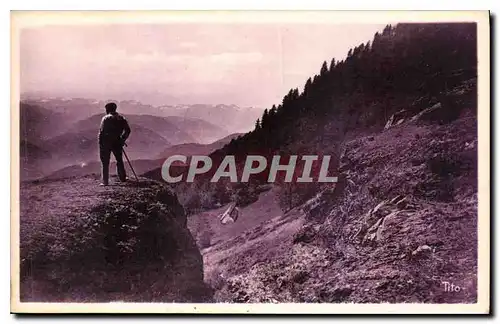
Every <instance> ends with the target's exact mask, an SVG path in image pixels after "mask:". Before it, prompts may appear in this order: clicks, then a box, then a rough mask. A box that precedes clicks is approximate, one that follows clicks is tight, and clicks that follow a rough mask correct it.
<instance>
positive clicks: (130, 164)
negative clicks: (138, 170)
mask: <svg viewBox="0 0 500 324" xmlns="http://www.w3.org/2000/svg"><path fill="white" fill-rule="evenodd" d="M123 146H127V144H124V145H123ZM122 151H123V155H125V158H126V159H127V162H128V165H129V166H130V169H131V170H132V172H133V173H134V177H135V180H136V181H137V182H139V178H137V174H135V171H134V168H133V167H132V163H130V160H129V159H128V155H127V153H126V152H125V149H124V148H123V147H122Z"/></svg>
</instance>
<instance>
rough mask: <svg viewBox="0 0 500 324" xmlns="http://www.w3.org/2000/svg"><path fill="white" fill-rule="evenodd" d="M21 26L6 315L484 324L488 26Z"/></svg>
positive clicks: (17, 32)
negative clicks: (443, 317)
mask: <svg viewBox="0 0 500 324" xmlns="http://www.w3.org/2000/svg"><path fill="white" fill-rule="evenodd" d="M11 26H12V70H11V75H12V77H11V80H12V102H11V111H12V152H11V154H12V157H11V160H12V170H11V172H12V188H11V197H12V198H11V201H12V214H11V219H12V221H11V233H12V235H11V236H12V242H11V249H12V253H11V287H12V290H11V311H12V312H15V313H72V312H78V313H103V312H105V313H114V312H118V313H251V314H256V313H266V314H290V313H297V314H299V313H300V314H313V313H314V314H317V313H321V314H360V313H387V314H397V313H419V314H430V313H448V314H449V313H463V314H487V313H489V312H490V289H489V285H490V259H489V251H490V207H489V206H490V187H489V186H490V165H489V160H490V149H489V147H490V146H489V145H490V128H489V127H490V126H489V125H490V99H489V98H490V84H489V82H490V81H489V75H490V66H489V59H490V58H489V53H490V35H489V31H490V29H489V13H488V12H487V11H461V12H453V11H449V12H447V11H443V12H425V11H421V12H403V11H391V12H370V11H363V12H334V11H321V12H320V11H286V12H285V11H283V12H279V11H274V12H266V11H260V12H259V11H250V12H244V11H200V12H198V11H190V12H188V11H185V12H184V11H156V12H152V11H151V12H149V11H140V12H132V11H129V12H125V11H123V12H122V11H114V12H105V11H95V12H93V11H87V12H77V11H71V12H69V11H68V12H65V11H60V12H56V11H44V12H41V11H40V12H37V11H26V12H20V11H19V12H12V13H11Z"/></svg>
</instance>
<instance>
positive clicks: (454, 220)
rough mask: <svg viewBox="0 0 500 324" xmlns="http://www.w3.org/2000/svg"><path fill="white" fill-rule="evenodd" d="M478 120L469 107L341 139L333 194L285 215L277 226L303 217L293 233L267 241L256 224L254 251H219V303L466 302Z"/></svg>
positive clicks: (472, 267) (473, 282)
mask: <svg viewBox="0 0 500 324" xmlns="http://www.w3.org/2000/svg"><path fill="white" fill-rule="evenodd" d="M476 124H477V121H476V118H475V112H474V111H473V110H468V111H466V112H464V113H463V114H462V116H461V117H460V118H459V119H457V120H455V121H452V122H450V123H445V124H439V123H436V122H422V121H419V122H410V121H409V120H408V119H407V120H406V122H404V123H403V124H401V125H398V126H394V127H391V128H389V129H388V130H384V131H378V132H375V133H372V134H369V135H368V134H362V135H360V134H353V135H352V136H350V137H348V138H346V140H345V142H344V143H343V145H342V149H343V151H344V154H343V155H342V159H341V164H340V167H341V169H340V174H341V181H340V182H339V183H338V188H337V189H338V190H334V191H333V192H328V191H325V192H324V193H323V194H320V195H318V197H317V198H316V199H313V200H312V201H311V205H312V206H313V207H312V208H311V207H309V206H306V205H304V206H300V207H299V208H295V209H293V210H292V211H290V212H289V213H287V214H286V215H285V216H284V218H283V223H282V225H279V227H281V228H283V226H286V225H287V223H289V224H292V222H295V221H297V220H301V219H302V222H303V223H304V226H303V227H302V229H300V230H299V231H296V232H295V234H290V233H288V235H289V236H288V237H287V236H284V237H281V238H278V239H274V240H271V241H269V240H268V237H269V232H268V231H267V230H264V229H263V228H265V227H266V226H264V227H262V228H261V229H259V228H256V229H255V233H254V236H253V240H254V241H255V242H256V243H254V244H253V246H251V247H248V248H246V249H240V250H238V251H233V252H231V253H227V257H226V258H225V259H222V260H221V262H220V263H219V264H218V265H216V267H215V268H216V269H218V270H219V272H217V270H213V272H214V273H215V274H216V275H217V276H216V277H215V278H213V279H212V281H213V282H214V286H215V287H216V288H217V289H218V292H217V294H216V296H217V298H218V300H221V301H237V302H274V301H279V302H437V303H443V302H449V303H454V302H474V301H475V300H476V287H477V278H476V276H477V183H476V181H477V171H476V163H477V135H476V134H477V129H476ZM303 212H305V214H304V213H303ZM293 215H295V216H294V217H291V216H293ZM287 216H288V217H291V218H290V221H287V220H286V217H287ZM276 225H278V223H276ZM256 244H260V245H261V246H259V248H258V249H255V246H256ZM234 245H235V244H234V243H228V244H227V246H226V250H227V251H231V249H234V248H233V246H234ZM220 250H221V248H217V247H215V248H210V249H207V250H204V254H208V255H204V258H205V259H212V258H213V256H212V255H210V254H211V253H212V252H211V251H213V253H217V254H221V253H222V252H221V251H220ZM445 281H446V282H450V283H453V284H455V285H459V286H460V287H461V291H460V292H459V293H449V292H446V291H445V290H444V282H445Z"/></svg>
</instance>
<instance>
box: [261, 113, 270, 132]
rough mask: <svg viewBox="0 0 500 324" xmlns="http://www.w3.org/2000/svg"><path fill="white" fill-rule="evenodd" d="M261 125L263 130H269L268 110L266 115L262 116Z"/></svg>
mask: <svg viewBox="0 0 500 324" xmlns="http://www.w3.org/2000/svg"><path fill="white" fill-rule="evenodd" d="M260 125H261V127H262V128H267V127H268V126H269V112H268V111H267V108H266V109H264V113H263V114H262V122H261V124H260Z"/></svg>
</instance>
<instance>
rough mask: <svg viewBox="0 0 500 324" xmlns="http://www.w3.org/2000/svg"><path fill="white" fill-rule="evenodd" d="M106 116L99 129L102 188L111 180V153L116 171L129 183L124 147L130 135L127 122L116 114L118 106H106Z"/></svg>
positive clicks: (111, 103)
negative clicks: (114, 160) (124, 159)
mask: <svg viewBox="0 0 500 324" xmlns="http://www.w3.org/2000/svg"><path fill="white" fill-rule="evenodd" d="M105 108H106V116H104V117H103V118H102V120H101V127H100V128H99V157H100V158H101V165H102V169H101V175H102V183H101V186H107V185H108V180H109V160H110V157H111V152H113V155H114V156H115V159H116V171H117V173H118V178H119V179H120V181H121V182H125V181H127V175H126V173H125V166H124V164H123V145H124V144H125V141H126V140H127V138H128V137H129V135H130V126H129V125H128V122H127V120H126V119H125V118H124V117H123V116H121V115H119V114H118V113H117V112H116V108H117V106H116V104H115V103H114V102H110V103H108V104H106V106H105Z"/></svg>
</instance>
